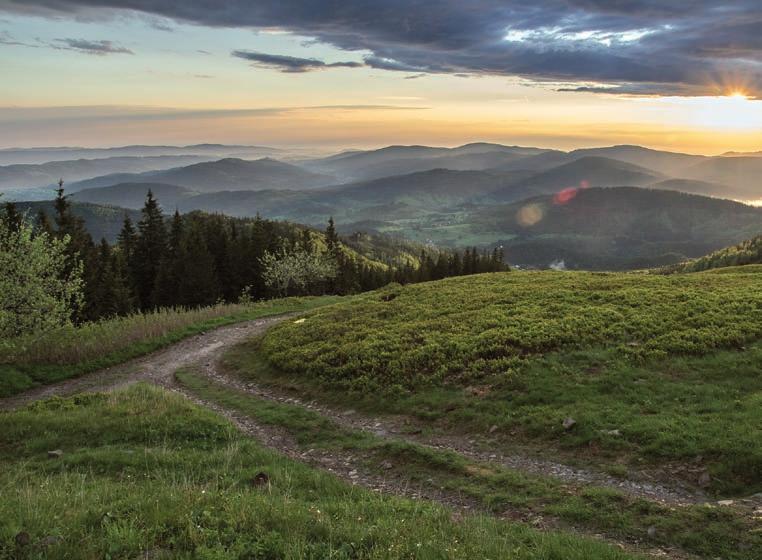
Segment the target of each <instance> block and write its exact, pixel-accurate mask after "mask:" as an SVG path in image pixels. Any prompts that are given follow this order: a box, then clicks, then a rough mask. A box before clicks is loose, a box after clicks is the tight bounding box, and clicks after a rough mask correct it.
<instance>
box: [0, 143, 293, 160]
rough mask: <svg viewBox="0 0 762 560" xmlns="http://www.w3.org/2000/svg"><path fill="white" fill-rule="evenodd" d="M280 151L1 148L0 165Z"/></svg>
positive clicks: (211, 147) (274, 153) (242, 155)
mask: <svg viewBox="0 0 762 560" xmlns="http://www.w3.org/2000/svg"><path fill="white" fill-rule="evenodd" d="M281 154H283V150H279V149H277V148H268V147H265V146H236V145H233V146H230V145H225V144H194V145H192V146H143V145H134V146H119V147H115V148H80V147H60V148H55V147H49V148H5V149H1V150H0V165H13V164H42V163H48V162H51V161H66V160H75V159H104V158H112V157H155V156H189V155H192V156H207V158H208V159H220V158H225V157H240V158H246V159H256V158H261V157H266V156H280V155H281Z"/></svg>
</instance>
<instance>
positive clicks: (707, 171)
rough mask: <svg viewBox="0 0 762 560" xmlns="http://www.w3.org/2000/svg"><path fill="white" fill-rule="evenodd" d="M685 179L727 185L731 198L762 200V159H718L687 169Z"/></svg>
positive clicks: (746, 157)
mask: <svg viewBox="0 0 762 560" xmlns="http://www.w3.org/2000/svg"><path fill="white" fill-rule="evenodd" d="M683 177H687V178H691V179H699V180H701V181H710V182H712V183H719V184H721V185H727V186H728V187H729V188H730V191H729V193H728V194H729V196H733V197H734V198H739V199H742V200H759V199H762V180H760V177H762V158H761V157H753V156H739V157H716V158H711V159H707V160H704V161H701V162H699V163H697V164H696V165H693V166H691V167H689V168H687V169H686V170H685V171H684V172H683Z"/></svg>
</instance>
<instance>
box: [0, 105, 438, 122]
mask: <svg viewBox="0 0 762 560" xmlns="http://www.w3.org/2000/svg"><path fill="white" fill-rule="evenodd" d="M425 109H427V107H422V106H411V105H379V104H375V105H306V106H291V107H262V108H257V109H190V110H189V109H176V108H172V107H139V106H115V105H92V106H87V105H85V106H71V107H35V108H24V107H3V106H0V125H2V126H10V125H24V124H30V123H34V122H40V123H54V122H57V123H72V124H76V123H84V122H88V121H93V122H100V123H113V122H119V121H176V120H188V119H193V120H195V119H219V118H245V117H275V116H283V115H288V114H291V113H297V112H304V111H308V112H330V111H417V110H425Z"/></svg>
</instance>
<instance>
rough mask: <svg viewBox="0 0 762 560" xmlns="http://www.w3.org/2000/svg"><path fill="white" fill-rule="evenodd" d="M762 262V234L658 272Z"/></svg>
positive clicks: (686, 270)
mask: <svg viewBox="0 0 762 560" xmlns="http://www.w3.org/2000/svg"><path fill="white" fill-rule="evenodd" d="M749 264H762V235H759V236H757V237H754V238H752V239H748V240H746V241H743V242H741V243H739V244H738V245H733V246H732V247H726V248H724V249H720V250H719V251H715V252H714V253H710V254H709V255H706V256H704V257H701V258H698V259H693V260H690V261H686V262H683V263H679V264H676V265H674V266H670V267H665V268H663V269H660V272H665V273H673V272H700V271H702V270H711V269H713V268H726V267H729V266H744V265H749Z"/></svg>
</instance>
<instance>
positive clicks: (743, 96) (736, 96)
mask: <svg viewBox="0 0 762 560" xmlns="http://www.w3.org/2000/svg"><path fill="white" fill-rule="evenodd" d="M726 97H732V98H734V99H743V100H748V99H749V96H748V95H746V94H745V93H744V92H742V91H731V92H730V93H729V94H728V95H727V96H726Z"/></svg>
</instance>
